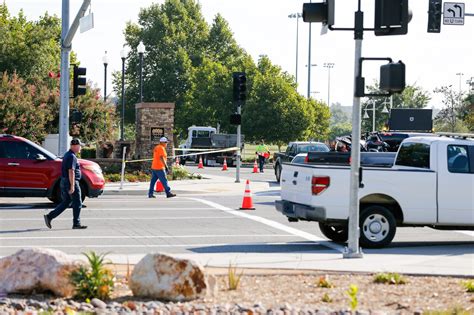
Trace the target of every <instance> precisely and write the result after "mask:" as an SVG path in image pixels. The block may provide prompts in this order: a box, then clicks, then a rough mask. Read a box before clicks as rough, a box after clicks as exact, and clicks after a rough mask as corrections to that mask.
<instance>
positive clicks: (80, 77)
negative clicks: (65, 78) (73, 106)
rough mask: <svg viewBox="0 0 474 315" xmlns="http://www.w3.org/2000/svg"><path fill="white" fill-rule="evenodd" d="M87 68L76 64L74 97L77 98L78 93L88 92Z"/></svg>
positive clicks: (73, 84)
mask: <svg viewBox="0 0 474 315" xmlns="http://www.w3.org/2000/svg"><path fill="white" fill-rule="evenodd" d="M86 72H87V69H86V68H79V67H78V66H76V65H74V75H73V81H72V86H73V93H72V95H73V96H72V97H73V98H76V97H77V96H78V95H84V94H86V83H87V80H86V77H85V75H86Z"/></svg>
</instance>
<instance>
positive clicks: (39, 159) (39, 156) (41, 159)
mask: <svg viewBox="0 0 474 315" xmlns="http://www.w3.org/2000/svg"><path fill="white" fill-rule="evenodd" d="M36 161H46V157H45V156H44V155H43V154H40V153H38V154H36Z"/></svg>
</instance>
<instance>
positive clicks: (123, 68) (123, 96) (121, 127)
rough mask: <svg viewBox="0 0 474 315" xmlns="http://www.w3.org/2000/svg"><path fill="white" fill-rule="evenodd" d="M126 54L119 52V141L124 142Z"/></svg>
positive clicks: (122, 51)
mask: <svg viewBox="0 0 474 315" xmlns="http://www.w3.org/2000/svg"><path fill="white" fill-rule="evenodd" d="M126 57H127V53H126V52H125V50H123V49H122V50H121V51H120V58H122V117H121V118H122V119H121V120H120V140H122V141H123V140H124V138H123V131H124V120H125V58H126Z"/></svg>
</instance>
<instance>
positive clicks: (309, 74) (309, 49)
mask: <svg viewBox="0 0 474 315" xmlns="http://www.w3.org/2000/svg"><path fill="white" fill-rule="evenodd" d="M309 2H310V3H311V2H312V1H311V0H310V1H309ZM308 24H309V40H308V65H310V64H311V23H308ZM310 94H311V67H309V66H308V93H307V95H306V97H307V98H308V99H309V97H310Z"/></svg>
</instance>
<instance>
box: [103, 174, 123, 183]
mask: <svg viewBox="0 0 474 315" xmlns="http://www.w3.org/2000/svg"><path fill="white" fill-rule="evenodd" d="M104 178H105V181H106V182H107V183H115V182H119V181H120V178H121V176H120V174H104Z"/></svg>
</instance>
